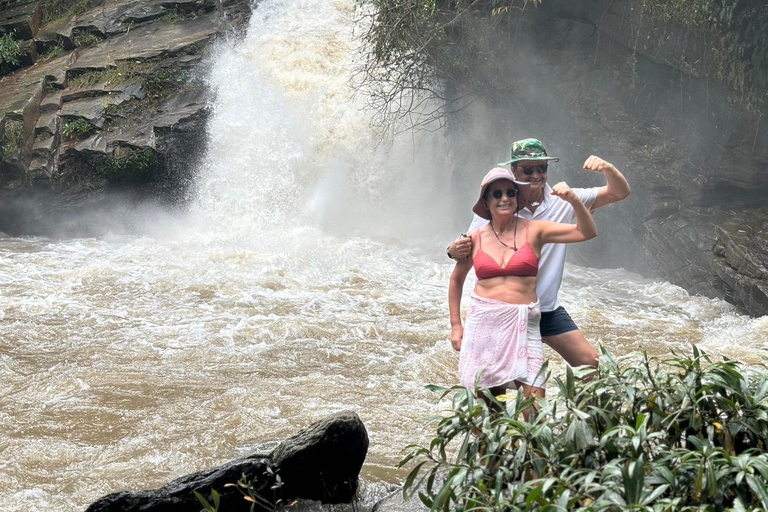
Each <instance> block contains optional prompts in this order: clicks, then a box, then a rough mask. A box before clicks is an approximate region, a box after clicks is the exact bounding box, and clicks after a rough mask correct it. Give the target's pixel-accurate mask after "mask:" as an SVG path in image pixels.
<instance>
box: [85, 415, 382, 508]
mask: <svg viewBox="0 0 768 512" xmlns="http://www.w3.org/2000/svg"><path fill="white" fill-rule="evenodd" d="M367 451H368V434H367V432H366V431H365V426H364V425H363V423H362V422H361V421H360V418H359V417H358V416H357V414H355V413H353V412H341V413H337V414H333V415H331V416H329V417H327V418H325V419H322V420H320V421H318V422H316V423H314V424H312V425H310V426H309V427H307V428H306V429H304V430H302V431H300V432H299V433H297V434H296V435H295V436H293V437H291V438H289V439H286V440H285V441H283V442H282V443H281V444H280V445H279V446H278V447H277V448H275V450H274V451H273V452H272V453H271V454H269V455H260V454H254V455H250V456H248V457H244V458H241V459H238V460H235V461H232V462H230V463H228V464H225V465H224V466H221V467H218V468H214V469H210V470H207V471H201V472H199V473H194V474H191V475H187V476H184V477H181V478H179V479H176V480H174V481H172V482H170V483H169V484H168V485H166V486H164V487H162V488H160V489H155V490H150V491H141V492H128V491H122V492H118V493H114V494H110V495H107V496H104V497H103V498H100V499H99V500H97V501H95V502H94V503H93V504H91V505H90V506H89V507H88V508H87V509H86V512H118V511H119V512H139V511H141V512H189V511H193V510H194V511H197V510H200V509H201V505H200V502H199V501H198V500H197V498H196V497H195V495H194V493H193V491H197V492H199V493H200V494H202V495H204V496H206V498H207V499H208V500H209V501H210V502H212V499H211V489H215V490H216V491H217V492H219V494H220V495H221V507H220V510H223V511H226V512H237V511H243V512H246V511H248V510H250V508H251V503H250V502H248V501H246V500H244V499H243V495H242V494H241V492H240V490H238V489H237V488H235V487H225V486H226V485H227V484H235V483H237V482H238V481H239V480H240V479H241V477H242V476H243V475H245V477H246V480H247V481H249V482H252V483H253V487H254V489H255V491H256V493H257V494H258V495H259V496H260V497H261V498H263V499H264V500H265V502H267V503H269V504H271V505H274V503H275V502H276V501H277V500H283V502H287V501H291V500H294V499H309V500H319V501H322V502H324V503H348V502H351V501H352V499H353V498H354V496H355V491H356V489H357V484H358V476H359V473H360V468H361V467H362V464H363V461H364V460H365V456H366V453H367ZM276 475H277V476H279V477H280V480H281V481H282V485H279V484H277V478H276ZM257 510H261V509H259V508H258V507H257ZM264 510H271V508H268V509H267V508H264Z"/></svg>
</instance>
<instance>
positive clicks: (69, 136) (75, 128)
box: [61, 119, 96, 140]
mask: <svg viewBox="0 0 768 512" xmlns="http://www.w3.org/2000/svg"><path fill="white" fill-rule="evenodd" d="M95 131H96V127H95V126H94V125H93V124H91V123H89V122H88V121H86V120H85V119H72V120H70V121H67V122H66V123H65V124H64V126H63V127H62V128H61V134H62V135H63V136H64V139H66V140H79V139H84V138H86V137H88V136H89V135H91V134H92V133H93V132H95Z"/></svg>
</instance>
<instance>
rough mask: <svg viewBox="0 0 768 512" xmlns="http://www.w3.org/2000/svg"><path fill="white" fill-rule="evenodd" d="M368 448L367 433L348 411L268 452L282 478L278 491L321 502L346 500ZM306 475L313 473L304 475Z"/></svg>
mask: <svg viewBox="0 0 768 512" xmlns="http://www.w3.org/2000/svg"><path fill="white" fill-rule="evenodd" d="M367 451H368V434H367V433H366V431H365V427H364V426H363V424H362V422H361V421H360V418H358V417H357V415H356V414H354V413H352V412H345V413H339V414H337V415H334V416H330V417H328V418H326V419H324V420H321V421H319V422H317V423H315V424H313V425H311V426H309V427H307V428H306V429H304V430H302V431H301V432H299V433H298V434H296V435H295V436H294V437H292V438H290V439H287V440H286V441H283V442H282V443H281V444H280V445H279V446H278V447H277V448H275V450H274V451H273V452H272V458H273V459H274V463H275V465H276V466H277V467H278V468H279V471H280V475H281V477H282V479H283V481H284V482H285V483H284V485H283V487H282V488H281V492H282V493H283V494H284V495H285V496H288V497H292V496H300V497H302V498H307V499H311V500H318V501H322V502H324V503H349V502H351V501H352V499H353V498H354V496H355V491H356V490H357V478H358V475H359V473H360V468H362V466H363V462H364V461H365V454H366V453H367ZM306 475H317V476H316V477H314V476H313V478H311V479H307V478H306Z"/></svg>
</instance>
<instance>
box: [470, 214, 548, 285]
mask: <svg viewBox="0 0 768 512" xmlns="http://www.w3.org/2000/svg"><path fill="white" fill-rule="evenodd" d="M478 235H479V233H478ZM482 238H483V237H482V236H478V237H477V254H475V257H474V258H473V260H472V263H473V265H474V267H475V275H476V276H477V279H478V280H480V279H489V278H491V277H502V276H519V277H529V276H536V275H538V273H539V258H537V257H536V253H535V252H533V247H531V244H529V243H528V227H527V226H526V228H525V243H524V244H523V246H522V247H520V248H519V249H518V250H517V252H515V254H513V255H512V257H511V258H509V261H507V264H506V265H504V266H503V267H502V266H501V265H499V264H498V263H496V260H494V259H493V258H491V257H490V256H489V255H488V253H486V252H485V251H483V244H482V242H481V240H482Z"/></svg>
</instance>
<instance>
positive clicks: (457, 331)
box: [451, 325, 464, 352]
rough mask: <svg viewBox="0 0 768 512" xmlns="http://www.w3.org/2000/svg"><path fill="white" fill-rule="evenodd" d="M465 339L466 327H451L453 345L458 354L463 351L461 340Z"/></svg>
mask: <svg viewBox="0 0 768 512" xmlns="http://www.w3.org/2000/svg"><path fill="white" fill-rule="evenodd" d="M462 338H464V327H462V326H461V325H454V326H452V327H451V345H453V350H455V351H456V352H458V351H460V350H461V340H462Z"/></svg>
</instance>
